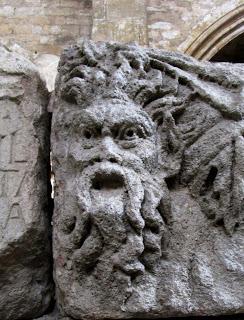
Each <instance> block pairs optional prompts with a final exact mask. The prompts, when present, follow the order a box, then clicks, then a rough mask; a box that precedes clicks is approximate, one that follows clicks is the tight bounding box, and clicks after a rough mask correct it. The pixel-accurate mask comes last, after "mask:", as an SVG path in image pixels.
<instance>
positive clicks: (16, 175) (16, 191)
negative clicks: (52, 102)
mask: <svg viewBox="0 0 244 320" xmlns="http://www.w3.org/2000/svg"><path fill="white" fill-rule="evenodd" d="M0 84H1V86H0V212H1V213H0V319H3V320H8V319H9V320H14V319H31V318H35V317H37V316H39V315H41V314H43V312H44V311H46V309H47V308H48V306H49V303H50V300H51V289H52V281H51V270H50V266H51V250H50V249H51V247H50V221H49V219H50V217H49V208H48V205H49V203H48V201H49V200H48V199H49V191H50V190H48V185H49V177H48V175H49V158H50V157H49V134H50V117H49V116H48V113H47V104H48V98H49V97H48V94H47V91H46V89H45V85H44V84H43V83H42V82H41V80H40V77H39V75H38V72H37V69H36V68H35V66H34V65H33V64H32V63H31V62H29V61H28V60H27V59H25V58H24V57H22V56H20V55H18V54H16V53H13V52H11V51H9V50H8V49H7V48H5V47H3V46H1V47H0Z"/></svg>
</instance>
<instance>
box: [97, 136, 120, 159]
mask: <svg viewBox="0 0 244 320" xmlns="http://www.w3.org/2000/svg"><path fill="white" fill-rule="evenodd" d="M101 151H102V156H103V158H104V159H105V160H107V161H110V162H112V163H121V161H122V158H121V156H120V155H119V147H118V146H117V145H116V143H115V142H114V140H113V139H112V138H111V137H104V138H103V141H102V150H101Z"/></svg>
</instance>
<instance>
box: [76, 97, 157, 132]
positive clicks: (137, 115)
mask: <svg viewBox="0 0 244 320" xmlns="http://www.w3.org/2000/svg"><path fill="white" fill-rule="evenodd" d="M74 121H75V122H79V123H80V124H81V123H83V124H86V125H95V126H98V125H99V126H104V125H106V126H114V125H121V124H131V125H133V124H140V125H143V126H144V127H145V128H146V129H148V130H149V131H152V130H154V123H153V121H152V119H151V118H150V117H149V115H148V114H147V113H146V112H145V111H144V110H142V108H141V107H140V106H137V105H135V104H134V103H133V102H123V101H111V100H101V101H97V102H94V103H93V104H91V105H89V106H87V107H86V108H85V109H83V110H81V111H80V112H77V113H76V114H74Z"/></svg>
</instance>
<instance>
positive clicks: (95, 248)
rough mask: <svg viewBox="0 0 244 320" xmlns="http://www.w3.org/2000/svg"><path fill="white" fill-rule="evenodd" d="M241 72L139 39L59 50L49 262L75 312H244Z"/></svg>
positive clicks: (60, 294) (92, 315)
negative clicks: (137, 41) (51, 257)
mask: <svg viewBox="0 0 244 320" xmlns="http://www.w3.org/2000/svg"><path fill="white" fill-rule="evenodd" d="M242 92H243V72H242V71H241V67H235V68H234V67H232V66H230V65H228V64H217V65H214V64H210V63H200V62H197V61H195V60H194V59H191V58H189V57H187V56H183V55H180V54H176V53H168V52H164V51H159V50H152V49H143V48H140V47H137V46H133V45H121V44H111V43H110V44H109V43H99V44H94V43H92V42H85V43H80V44H77V45H74V46H73V47H71V48H69V49H67V50H65V51H64V53H63V55H62V57H61V61H60V64H59V75H58V78H57V81H56V89H55V99H54V105H53V106H54V114H53V126H52V128H53V130H52V152H53V167H54V172H55V180H56V191H55V212H54V219H53V221H54V234H53V249H54V275H55V282H56V294H57V300H58V305H59V308H60V311H61V313H62V314H63V316H65V315H66V316H68V317H71V318H75V319H102V318H107V319H116V318H125V319H126V318H132V317H135V318H142V317H143V318H153V317H169V316H171V317H172V316H181V315H182V316H186V315H217V314H230V313H241V312H243V311H244V250H243V249H244V237H243V235H244V226H243V195H244V188H243V185H244V160H243V159H244V157H243V152H244V138H243V132H244V122H243V120H242V119H243V114H244V109H243V96H242V95H241V93H242Z"/></svg>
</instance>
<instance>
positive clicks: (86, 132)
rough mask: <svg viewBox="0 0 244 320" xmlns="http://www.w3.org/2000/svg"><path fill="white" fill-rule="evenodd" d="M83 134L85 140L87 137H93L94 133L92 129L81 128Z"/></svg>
mask: <svg viewBox="0 0 244 320" xmlns="http://www.w3.org/2000/svg"><path fill="white" fill-rule="evenodd" d="M83 136H84V137H85V138H86V139H87V140H89V139H91V138H93V137H94V133H93V132H92V130H90V129H84V130H83Z"/></svg>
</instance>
